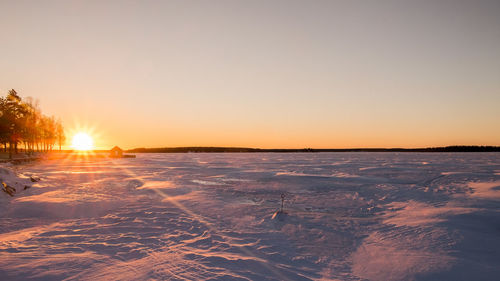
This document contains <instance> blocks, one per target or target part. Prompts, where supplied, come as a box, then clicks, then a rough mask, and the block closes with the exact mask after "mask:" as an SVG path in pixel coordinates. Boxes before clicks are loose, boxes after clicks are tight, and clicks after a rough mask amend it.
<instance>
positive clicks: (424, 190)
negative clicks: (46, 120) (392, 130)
mask: <svg viewBox="0 0 500 281" xmlns="http://www.w3.org/2000/svg"><path fill="white" fill-rule="evenodd" d="M9 169H14V171H16V172H17V173H19V175H20V176H21V177H23V176H31V175H35V176H38V177H40V178H41V181H40V182H38V183H35V184H34V185H33V187H32V188H30V189H28V190H26V191H24V192H20V193H19V194H18V195H16V196H15V197H13V198H10V197H8V196H7V195H6V194H4V193H3V192H2V194H0V195H1V196H0V197H1V198H0V211H1V212H0V276H1V277H0V279H2V280H27V279H40V280H63V279H66V280H74V279H78V280H89V279H92V280H376V281H377V280H387V281H390V280H499V278H500V153H450V154H448V153H289V154H279V153H263V154H260V153H256V154H243V153H242V154H229V153H228V154H203V153H200V154H138V155H137V158H136V159H93V160H78V161H77V160H65V161H63V160H47V161H44V162H39V163H35V164H28V165H22V166H15V167H9ZM0 177H1V176H0ZM281 193H285V195H286V197H285V211H286V212H287V213H288V215H286V216H281V217H280V219H274V220H273V219H271V217H272V215H273V213H274V212H275V211H276V210H277V209H278V208H279V206H280V194H281Z"/></svg>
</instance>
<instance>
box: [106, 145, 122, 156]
mask: <svg viewBox="0 0 500 281" xmlns="http://www.w3.org/2000/svg"><path fill="white" fill-rule="evenodd" d="M109 157H111V158H122V157H123V149H121V148H119V147H118V146H115V147H113V148H112V149H111V150H110V151H109Z"/></svg>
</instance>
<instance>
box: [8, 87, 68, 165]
mask: <svg viewBox="0 0 500 281" xmlns="http://www.w3.org/2000/svg"><path fill="white" fill-rule="evenodd" d="M65 141H66V136H65V135H64V128H63V126H62V124H61V121H60V120H59V119H58V120H56V119H55V118H54V117H53V116H46V115H44V114H42V112H41V110H40V108H39V106H38V102H36V101H34V100H33V99H32V98H30V97H28V98H25V99H24V100H23V99H22V98H21V97H20V96H19V95H18V94H17V92H16V91H15V90H14V89H12V90H10V91H9V92H8V93H7V95H6V96H5V97H0V143H1V144H2V145H3V151H4V152H7V150H8V151H9V157H10V158H12V153H18V146H21V145H22V146H24V151H25V152H26V153H28V154H30V153H33V152H35V151H38V152H42V151H51V150H52V149H53V148H54V145H56V143H57V144H58V145H59V150H61V146H62V144H64V142H65Z"/></svg>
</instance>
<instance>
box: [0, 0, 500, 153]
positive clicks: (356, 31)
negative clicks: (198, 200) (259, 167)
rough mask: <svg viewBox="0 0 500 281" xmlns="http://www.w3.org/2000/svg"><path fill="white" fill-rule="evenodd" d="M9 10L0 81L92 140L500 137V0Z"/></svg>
mask: <svg viewBox="0 0 500 281" xmlns="http://www.w3.org/2000/svg"><path fill="white" fill-rule="evenodd" d="M0 11H1V16H0V35H1V39H2V40H1V44H0V63H1V64H0V66H1V67H0V93H1V94H2V95H5V94H6V93H7V91H8V90H9V89H11V88H14V89H16V90H17V91H18V92H19V94H20V95H21V96H22V97H26V96H31V97H34V98H37V99H39V100H40V106H41V108H42V110H43V111H44V113H46V114H50V115H52V114H53V115H55V116H58V117H60V118H61V119H62V120H63V123H64V126H65V127H66V129H67V132H68V134H69V135H71V134H73V133H74V132H75V131H76V130H80V129H81V128H87V129H89V130H91V131H92V134H93V135H94V137H95V138H96V145H97V147H98V148H110V147H112V146H113V145H119V146H121V147H123V148H134V147H163V146H245V147H262V148H274V147H284V148H303V147H314V148H327V147H331V148H337V147H339V148H343V147H426V146H444V145H456V144H465V145H500V129H499V128H500V1H439V0H431V1H420V0H419V1H401V0H395V1H368V0H367V1H254V0H252V1H236V0H234V1H19V0H15V1H4V0H0ZM69 138H71V136H69Z"/></svg>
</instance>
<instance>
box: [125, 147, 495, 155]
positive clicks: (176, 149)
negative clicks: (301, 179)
mask: <svg viewBox="0 0 500 281" xmlns="http://www.w3.org/2000/svg"><path fill="white" fill-rule="evenodd" d="M127 152H130V153H187V152H205V153H206V152H212V153H217V152H218V153H221V152H247V153H251V152H254V153H256V152H282V153H286V152H500V146H464V145H456V146H446V147H428V148H347V149H315V148H302V149H260V148H245V147H162V148H135V149H130V150H127Z"/></svg>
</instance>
